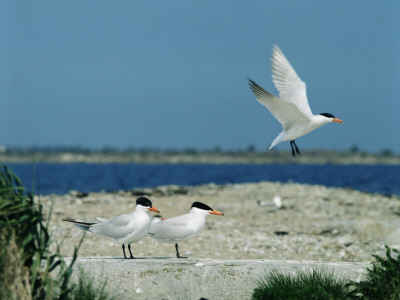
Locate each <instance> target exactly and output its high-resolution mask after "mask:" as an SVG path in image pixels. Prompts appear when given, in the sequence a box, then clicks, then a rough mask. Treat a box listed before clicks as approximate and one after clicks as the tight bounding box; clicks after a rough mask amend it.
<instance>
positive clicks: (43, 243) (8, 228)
mask: <svg viewBox="0 0 400 300" xmlns="http://www.w3.org/2000/svg"><path fill="white" fill-rule="evenodd" d="M50 215H51V211H50V213H49V216H48V217H47V220H50ZM47 222H48V221H47ZM47 228H48V223H46V221H45V217H44V216H43V210H42V205H41V204H40V203H35V201H34V197H33V196H32V194H30V193H29V192H28V191H27V190H26V189H25V188H24V187H23V185H22V182H21V181H20V179H19V178H18V176H16V175H15V174H14V173H13V172H12V171H11V170H10V169H9V168H8V167H7V166H4V165H0V299H61V300H63V299H102V300H103V299H107V298H106V294H105V293H104V292H103V291H104V287H103V288H102V290H103V291H102V290H100V292H99V290H98V289H94V285H93V281H90V280H87V278H86V279H85V280H83V279H82V280H83V281H82V280H80V281H79V282H78V283H77V284H75V283H71V282H70V280H71V274H72V271H73V265H74V263H75V261H76V258H77V253H78V249H79V247H80V244H79V245H78V246H77V247H76V248H75V251H74V254H73V258H72V261H71V263H70V264H69V265H67V264H66V262H65V260H64V258H63V256H62V255H61V253H60V249H59V247H57V251H56V253H51V252H50V251H49V247H50V242H51V240H50V235H49V232H48V229H47ZM82 241H83V236H82V239H81V242H80V243H82ZM84 278H85V277H84ZM90 293H92V295H101V297H102V298H95V297H92V298H82V297H81V296H80V295H87V294H90ZM103 295H104V297H103Z"/></svg>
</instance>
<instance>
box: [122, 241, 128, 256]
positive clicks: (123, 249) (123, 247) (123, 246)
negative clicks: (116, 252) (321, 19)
mask: <svg viewBox="0 0 400 300" xmlns="http://www.w3.org/2000/svg"><path fill="white" fill-rule="evenodd" d="M122 251H124V258H127V257H126V254H125V245H124V244H122Z"/></svg>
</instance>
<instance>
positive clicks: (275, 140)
mask: <svg viewBox="0 0 400 300" xmlns="http://www.w3.org/2000/svg"><path fill="white" fill-rule="evenodd" d="M284 133H285V132H284V131H282V132H281V133H280V134H279V135H278V136H277V137H276V138H275V139H274V141H273V142H272V144H271V146H269V150H271V149H272V148H273V147H274V146H276V145H278V144H279V143H280V142H282V139H283V134H284Z"/></svg>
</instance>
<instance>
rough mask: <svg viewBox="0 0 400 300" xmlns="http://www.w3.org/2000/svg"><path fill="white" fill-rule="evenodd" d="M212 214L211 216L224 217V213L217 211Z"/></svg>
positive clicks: (211, 212)
mask: <svg viewBox="0 0 400 300" xmlns="http://www.w3.org/2000/svg"><path fill="white" fill-rule="evenodd" d="M210 214H211V215H218V216H223V215H224V214H223V213H222V212H220V211H218V210H215V209H214V210H213V211H210Z"/></svg>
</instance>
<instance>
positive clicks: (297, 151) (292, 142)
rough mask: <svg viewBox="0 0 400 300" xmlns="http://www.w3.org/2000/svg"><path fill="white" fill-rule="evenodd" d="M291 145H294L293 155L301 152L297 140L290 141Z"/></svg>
mask: <svg viewBox="0 0 400 300" xmlns="http://www.w3.org/2000/svg"><path fill="white" fill-rule="evenodd" d="M290 147H292V155H293V156H296V153H297V154H301V153H300V151H299V148H297V145H296V142H295V141H294V140H291V141H290ZM295 150H296V152H295Z"/></svg>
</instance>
